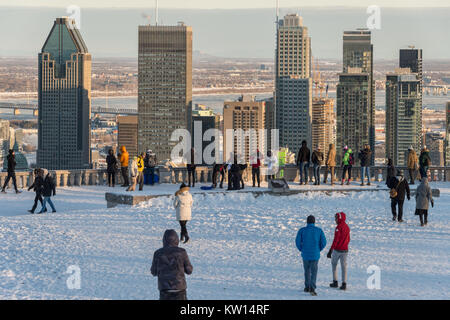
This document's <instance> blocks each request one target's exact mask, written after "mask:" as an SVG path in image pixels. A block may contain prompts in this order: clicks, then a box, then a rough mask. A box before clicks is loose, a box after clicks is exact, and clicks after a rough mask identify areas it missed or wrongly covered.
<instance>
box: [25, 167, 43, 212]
mask: <svg viewBox="0 0 450 320" xmlns="http://www.w3.org/2000/svg"><path fill="white" fill-rule="evenodd" d="M34 175H35V177H34V182H33V184H32V185H31V186H30V187H29V188H28V191H30V190H31V189H33V191H34V192H35V193H36V196H35V197H34V204H33V207H32V208H31V210H28V212H29V213H31V214H33V213H34V210H36V207H37V204H38V201H39V202H40V203H41V206H42V207H43V206H44V204H43V201H42V192H43V189H44V177H43V175H44V172H43V170H42V169H34Z"/></svg>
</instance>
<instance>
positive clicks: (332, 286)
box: [330, 280, 339, 288]
mask: <svg viewBox="0 0 450 320" xmlns="http://www.w3.org/2000/svg"><path fill="white" fill-rule="evenodd" d="M338 286H339V285H338V282H337V281H335V280H333V283H330V287H331V288H337V287H338Z"/></svg>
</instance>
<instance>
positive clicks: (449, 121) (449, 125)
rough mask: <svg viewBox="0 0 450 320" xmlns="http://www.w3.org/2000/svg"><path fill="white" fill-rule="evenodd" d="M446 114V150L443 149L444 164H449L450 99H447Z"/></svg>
mask: <svg viewBox="0 0 450 320" xmlns="http://www.w3.org/2000/svg"><path fill="white" fill-rule="evenodd" d="M445 114H446V125H445V140H446V150H445V165H446V166H450V101H447V108H446V110H445Z"/></svg>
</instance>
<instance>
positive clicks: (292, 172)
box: [0, 165, 450, 188]
mask: <svg viewBox="0 0 450 320" xmlns="http://www.w3.org/2000/svg"><path fill="white" fill-rule="evenodd" d="M261 169H262V170H261V181H266V180H267V179H266V175H265V174H264V173H265V168H261ZM281 169H283V170H284V178H285V179H286V180H287V181H296V182H298V181H299V170H298V167H297V166H295V165H286V166H285V167H283V168H281ZM370 169H371V170H370V171H371V180H372V181H379V182H380V181H385V180H386V176H387V167H371V168H370ZM397 169H401V170H403V172H404V175H405V177H407V178H408V179H409V173H408V170H407V168H405V167H397ZM324 171H325V168H324V167H322V168H321V175H322V179H323V173H324ZM50 172H52V173H53V174H54V176H56V186H57V187H67V186H69V187H70V186H84V185H106V184H107V173H106V170H104V169H89V170H51V171H50ZM155 173H156V174H158V175H159V177H160V179H159V180H160V181H159V182H160V183H182V182H185V183H186V182H187V180H188V179H187V177H188V176H187V170H186V168H185V167H182V168H176V167H175V168H165V167H160V168H156V170H155ZM195 174H196V181H197V182H200V183H202V182H203V183H207V182H211V180H212V167H211V166H198V167H197V169H196V172H195ZM417 175H419V173H418V172H417ZM308 176H309V179H310V181H313V169H312V167H311V168H309V175H308ZM335 176H336V177H337V179H335V180H336V181H340V179H341V176H342V168H340V167H337V168H336V169H335ZM6 177H7V173H6V172H0V185H1V186H3V184H4V182H5V179H6ZM277 177H279V174H278V175H277ZM430 177H431V180H432V181H450V167H431V168H430ZM243 178H244V181H246V182H247V183H248V182H251V179H252V169H251V167H248V168H247V169H246V170H245V171H244V174H243ZM16 179H17V185H18V187H19V188H28V187H29V186H30V185H31V184H32V183H33V181H34V173H33V171H31V170H30V171H17V172H16ZM352 179H353V180H356V181H359V180H360V167H357V166H354V167H353V168H352ZM329 180H330V177H328V181H329ZM227 181H228V175H227V174H225V179H224V183H226V182H227ZM11 183H12V181H10V183H9V186H10V187H11ZM120 184H122V176H121V174H120V173H118V174H117V175H116V185H120Z"/></svg>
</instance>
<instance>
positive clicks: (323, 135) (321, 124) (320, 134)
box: [311, 98, 334, 154]
mask: <svg viewBox="0 0 450 320" xmlns="http://www.w3.org/2000/svg"><path fill="white" fill-rule="evenodd" d="M333 108H334V100H333V99H329V98H314V99H313V107H312V126H311V127H312V130H311V131H312V147H313V148H316V147H320V149H321V150H322V152H323V153H324V154H327V153H328V150H329V147H330V143H334V137H333V127H334V110H333Z"/></svg>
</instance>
